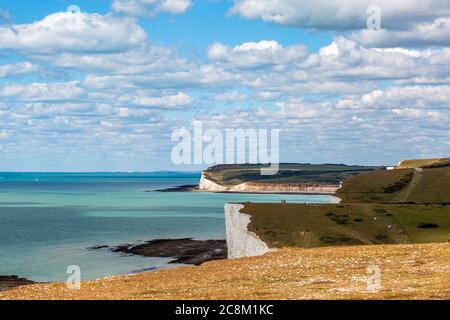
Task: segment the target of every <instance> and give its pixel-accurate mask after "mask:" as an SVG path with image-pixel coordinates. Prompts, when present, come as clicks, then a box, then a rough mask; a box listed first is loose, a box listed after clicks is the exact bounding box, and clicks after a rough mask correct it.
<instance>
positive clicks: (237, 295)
mask: <svg viewBox="0 0 450 320" xmlns="http://www.w3.org/2000/svg"><path fill="white" fill-rule="evenodd" d="M449 258H450V244H419V245H418V244H415V245H376V246H354V247H326V248H314V249H292V248H289V249H282V250H278V251H275V252H271V253H269V254H266V255H264V256H261V257H253V258H243V259H237V260H223V261H213V262H208V263H205V264H203V265H202V266H199V267H180V268H176V269H171V270H160V271H155V272H150V273H143V274H135V275H130V276H118V277H110V278H105V279H100V280H96V281H88V282H83V283H82V287H81V290H68V289H66V287H65V285H64V284H38V285H31V286H24V287H20V288H16V289H13V290H10V291H6V292H0V299H448V298H449V297H450V296H449V290H450V268H449V264H448V262H449ZM369 265H378V266H379V268H380V270H381V290H380V291H379V292H369V291H368V287H367V277H368V274H367V267H368V266H369Z"/></svg>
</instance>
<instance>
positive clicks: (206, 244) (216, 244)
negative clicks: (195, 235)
mask: <svg viewBox="0 0 450 320" xmlns="http://www.w3.org/2000/svg"><path fill="white" fill-rule="evenodd" d="M105 248H108V249H110V250H111V251H113V252H117V253H124V254H134V255H139V256H142V257H160V258H173V260H171V261H170V262H169V263H183V264H192V265H200V264H202V263H204V262H207V261H212V260H222V259H226V258H227V244H226V241H225V240H194V239H192V238H183V239H156V240H151V241H146V242H143V243H137V244H136V243H135V244H125V245H120V246H115V247H109V246H104V245H100V246H95V247H91V248H89V249H91V250H98V249H105Z"/></svg>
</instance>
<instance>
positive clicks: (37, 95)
mask: <svg viewBox="0 0 450 320" xmlns="http://www.w3.org/2000/svg"><path fill="white" fill-rule="evenodd" d="M85 95H86V91H85V90H84V89H83V88H81V87H80V83H79V82H78V81H72V82H67V83H32V84H29V85H23V84H8V85H3V86H0V98H1V99H3V100H15V101H70V100H76V99H80V98H82V97H85Z"/></svg>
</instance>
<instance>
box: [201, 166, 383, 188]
mask: <svg viewBox="0 0 450 320" xmlns="http://www.w3.org/2000/svg"><path fill="white" fill-rule="evenodd" d="M262 167H267V166H264V165H259V164H255V165H252V164H242V165H217V166H214V167H211V168H208V169H207V170H205V171H204V174H205V176H206V178H208V179H209V180H211V181H214V182H216V183H218V184H220V185H227V186H234V185H238V184H241V183H243V182H260V183H318V184H321V183H322V184H336V185H339V183H340V182H341V181H343V180H345V179H348V178H350V177H354V176H356V175H358V174H359V173H361V172H366V171H373V170H376V169H378V167H369V166H348V165H344V164H309V163H304V164H298V163H282V164H280V170H279V172H278V173H277V174H276V175H273V176H263V175H261V171H260V170H261V168H262Z"/></svg>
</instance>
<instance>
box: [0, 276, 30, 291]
mask: <svg viewBox="0 0 450 320" xmlns="http://www.w3.org/2000/svg"><path fill="white" fill-rule="evenodd" d="M34 283H35V282H34V281H31V280H28V279H25V278H19V277H18V276H13V275H11V276H0V291H4V290H9V289H12V288H15V287H19V286H24V285H29V284H34Z"/></svg>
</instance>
